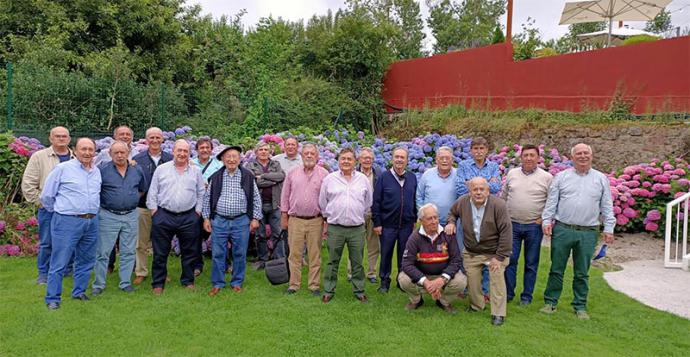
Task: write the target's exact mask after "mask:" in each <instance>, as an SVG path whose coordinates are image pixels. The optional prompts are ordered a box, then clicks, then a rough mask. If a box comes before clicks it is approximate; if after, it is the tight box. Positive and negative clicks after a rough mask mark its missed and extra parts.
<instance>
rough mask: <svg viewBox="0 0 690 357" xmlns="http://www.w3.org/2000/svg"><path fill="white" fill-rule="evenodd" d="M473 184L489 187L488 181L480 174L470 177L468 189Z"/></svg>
mask: <svg viewBox="0 0 690 357" xmlns="http://www.w3.org/2000/svg"><path fill="white" fill-rule="evenodd" d="M474 185H482V186H485V187H486V188H489V181H487V180H486V179H485V178H483V177H481V176H475V177H473V178H472V179H470V181H469V182H468V183H467V186H468V188H469V189H472V187H473V186H474Z"/></svg>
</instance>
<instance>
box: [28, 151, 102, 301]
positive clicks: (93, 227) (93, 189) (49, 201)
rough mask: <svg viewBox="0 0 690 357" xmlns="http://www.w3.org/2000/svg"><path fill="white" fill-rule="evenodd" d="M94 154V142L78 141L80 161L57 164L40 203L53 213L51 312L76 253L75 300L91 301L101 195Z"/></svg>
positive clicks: (47, 295)
mask: <svg viewBox="0 0 690 357" xmlns="http://www.w3.org/2000/svg"><path fill="white" fill-rule="evenodd" d="M95 153H96V143H95V142H94V141H93V140H91V139H89V138H80V139H77V145H76V149H75V152H74V154H75V156H76V157H77V158H76V159H72V160H70V161H67V162H63V163H61V164H59V165H57V166H56V167H55V169H54V170H53V171H52V172H51V173H50V174H49V175H48V177H47V178H46V181H45V185H44V187H43V191H42V192H41V196H40V200H41V204H42V205H43V207H44V208H45V209H46V210H47V211H48V212H53V217H52V220H51V223H50V234H51V245H52V247H53V248H52V254H51V256H50V269H49V270H48V286H47V288H46V297H45V302H46V305H47V306H48V309H50V310H57V309H59V308H60V302H61V297H60V296H61V295H62V277H63V274H64V271H65V268H66V267H67V263H68V262H69V260H70V257H71V256H72V254H74V253H75V251H76V255H75V266H74V288H73V289H72V298H73V299H77V300H82V301H86V300H89V298H88V297H87V296H86V293H85V292H86V287H87V285H88V283H89V277H90V276H91V270H92V269H93V267H94V264H95V262H96V244H97V243H98V209H99V206H100V193H101V172H100V171H99V170H98V169H97V168H96V167H94V166H93V164H92V161H93V156H94V155H95Z"/></svg>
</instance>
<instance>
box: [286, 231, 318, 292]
mask: <svg viewBox="0 0 690 357" xmlns="http://www.w3.org/2000/svg"><path fill="white" fill-rule="evenodd" d="M322 232H323V218H321V217H319V218H313V219H301V218H297V217H290V218H289V221H288V246H289V247H290V256H289V257H288V263H289V264H290V287H289V288H290V289H293V290H299V288H300V286H301V284H302V254H303V252H304V251H303V248H304V246H305V244H306V246H307V253H308V254H309V290H311V291H314V290H318V289H319V284H320V282H321V233H322Z"/></svg>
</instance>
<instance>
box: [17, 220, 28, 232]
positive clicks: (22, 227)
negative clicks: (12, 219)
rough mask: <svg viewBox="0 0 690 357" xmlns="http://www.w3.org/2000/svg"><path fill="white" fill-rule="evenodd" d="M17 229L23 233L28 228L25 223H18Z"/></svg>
mask: <svg viewBox="0 0 690 357" xmlns="http://www.w3.org/2000/svg"><path fill="white" fill-rule="evenodd" d="M16 228H17V229H18V230H20V231H23V230H24V229H25V228H26V226H25V225H24V222H19V223H17V225H16Z"/></svg>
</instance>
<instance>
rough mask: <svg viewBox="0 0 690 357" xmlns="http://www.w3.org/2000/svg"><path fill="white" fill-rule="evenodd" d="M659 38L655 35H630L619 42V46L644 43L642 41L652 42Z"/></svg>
mask: <svg viewBox="0 0 690 357" xmlns="http://www.w3.org/2000/svg"><path fill="white" fill-rule="evenodd" d="M658 40H659V38H658V37H656V36H650V35H637V36H632V37H628V38H626V39H625V40H624V41H623V43H621V46H629V45H635V44H638V43H644V42H653V41H658Z"/></svg>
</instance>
